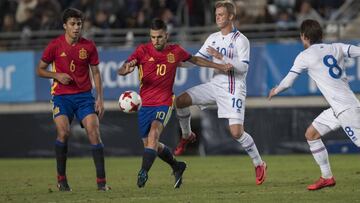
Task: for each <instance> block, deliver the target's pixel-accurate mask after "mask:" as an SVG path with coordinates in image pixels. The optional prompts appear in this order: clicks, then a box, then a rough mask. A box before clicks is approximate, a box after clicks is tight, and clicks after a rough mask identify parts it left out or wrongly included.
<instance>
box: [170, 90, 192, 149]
mask: <svg viewBox="0 0 360 203" xmlns="http://www.w3.org/2000/svg"><path fill="white" fill-rule="evenodd" d="M191 104H192V101H191V97H190V95H189V94H188V93H186V92H184V93H183V94H181V95H180V96H179V97H177V98H176V116H177V118H178V119H179V123H180V127H181V132H182V134H181V139H180V142H179V143H178V145H177V146H176V148H175V151H174V154H175V155H176V156H178V155H181V154H183V153H184V152H185V150H186V146H187V144H189V143H191V142H195V140H196V135H195V133H193V132H192V131H191V113H190V108H189V106H191Z"/></svg>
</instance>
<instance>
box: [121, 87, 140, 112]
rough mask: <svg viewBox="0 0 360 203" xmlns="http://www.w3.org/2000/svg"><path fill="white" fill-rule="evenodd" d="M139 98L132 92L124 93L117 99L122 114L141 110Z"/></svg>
mask: <svg viewBox="0 0 360 203" xmlns="http://www.w3.org/2000/svg"><path fill="white" fill-rule="evenodd" d="M141 103H142V102H141V97H140V95H138V93H136V92H134V91H131V90H129V91H125V92H123V93H122V94H121V95H120V97H119V107H120V110H121V111H122V112H125V113H135V112H137V111H138V110H140V108H141Z"/></svg>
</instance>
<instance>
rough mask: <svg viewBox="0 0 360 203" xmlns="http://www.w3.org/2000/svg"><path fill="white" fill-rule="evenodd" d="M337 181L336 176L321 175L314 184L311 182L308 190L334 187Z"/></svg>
mask: <svg viewBox="0 0 360 203" xmlns="http://www.w3.org/2000/svg"><path fill="white" fill-rule="evenodd" d="M335 184H336V181H335V178H334V177H331V178H323V177H320V179H319V180H317V181H316V182H315V183H314V184H311V185H309V186H308V187H307V189H308V190H320V189H321V188H324V187H332V186H335Z"/></svg>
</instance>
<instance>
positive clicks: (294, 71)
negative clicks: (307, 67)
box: [289, 70, 301, 75]
mask: <svg viewBox="0 0 360 203" xmlns="http://www.w3.org/2000/svg"><path fill="white" fill-rule="evenodd" d="M289 72H291V73H295V74H298V75H300V74H301V73H298V72H296V71H293V70H290V71H289Z"/></svg>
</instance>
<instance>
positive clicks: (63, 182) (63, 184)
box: [57, 180, 72, 192]
mask: <svg viewBox="0 0 360 203" xmlns="http://www.w3.org/2000/svg"><path fill="white" fill-rule="evenodd" d="M57 187H58V188H59V191H65V192H70V191H72V190H71V188H70V186H69V184H68V182H67V180H61V181H58V184H57Z"/></svg>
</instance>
